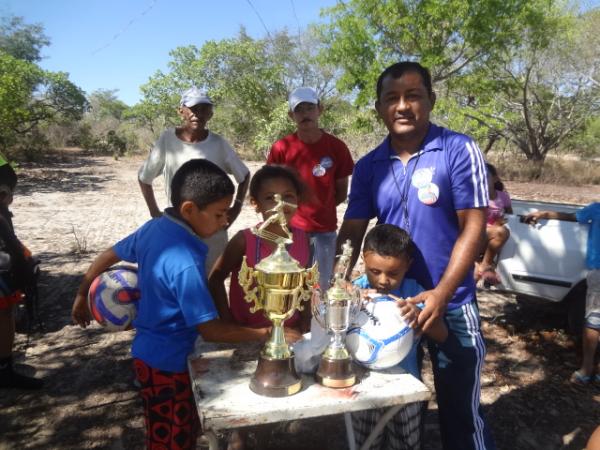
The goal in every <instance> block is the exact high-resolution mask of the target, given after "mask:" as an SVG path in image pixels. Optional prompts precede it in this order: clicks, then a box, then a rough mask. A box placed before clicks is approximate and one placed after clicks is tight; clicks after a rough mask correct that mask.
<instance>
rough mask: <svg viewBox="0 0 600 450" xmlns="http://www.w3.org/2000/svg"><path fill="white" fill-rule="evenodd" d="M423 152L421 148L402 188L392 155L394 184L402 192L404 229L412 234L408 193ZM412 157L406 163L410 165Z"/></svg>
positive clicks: (401, 202) (399, 192)
mask: <svg viewBox="0 0 600 450" xmlns="http://www.w3.org/2000/svg"><path fill="white" fill-rule="evenodd" d="M422 153H423V152H422V151H421V150H419V153H418V154H417V158H416V160H415V163H414V164H413V166H412V171H410V175H408V176H407V177H405V178H404V184H403V185H402V188H400V183H398V177H397V176H396V169H395V168H394V161H393V160H395V159H397V158H395V157H392V158H390V159H392V163H391V166H392V177H393V178H394V185H395V186H396V190H397V191H398V194H400V207H401V208H402V221H403V225H404V226H403V228H404V230H406V232H407V233H408V234H410V220H409V217H408V193H409V190H410V184H411V181H412V177H413V175H414V174H415V170H416V169H417V165H418V164H419V159H420V158H421V154H422ZM411 159H412V157H411V158H410V159H409V160H408V161H407V162H406V164H407V165H408V164H409V163H410V161H411Z"/></svg>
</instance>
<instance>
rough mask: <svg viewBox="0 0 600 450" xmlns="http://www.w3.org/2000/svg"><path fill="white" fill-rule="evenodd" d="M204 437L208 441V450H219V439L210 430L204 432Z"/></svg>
mask: <svg viewBox="0 0 600 450" xmlns="http://www.w3.org/2000/svg"><path fill="white" fill-rule="evenodd" d="M204 436H206V438H207V439H208V450H219V438H217V435H216V434H215V432H214V431H212V430H205V431H204Z"/></svg>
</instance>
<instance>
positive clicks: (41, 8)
mask: <svg viewBox="0 0 600 450" xmlns="http://www.w3.org/2000/svg"><path fill="white" fill-rule="evenodd" d="M335 3H336V0H216V1H215V0H0V16H2V17H8V16H21V17H23V18H24V20H25V22H26V23H28V24H30V23H39V24H41V25H42V26H43V27H44V30H45V34H46V35H47V36H48V37H49V39H50V42H51V43H50V46H48V47H45V48H43V49H42V55H43V57H44V59H43V60H42V61H41V62H40V63H39V64H40V65H41V66H42V68H44V69H46V70H50V71H63V72H68V73H69V79H70V80H71V81H72V82H73V83H75V84H76V85H77V86H79V87H80V88H82V89H83V90H84V91H85V92H86V93H87V94H90V93H92V92H93V91H95V90H97V89H118V92H117V96H118V97H119V98H120V99H121V100H123V101H124V102H125V103H127V104H128V105H133V104H135V103H136V102H137V101H139V100H140V92H139V87H140V86H141V85H142V84H144V83H146V82H147V81H148V79H149V77H150V76H152V75H153V74H154V73H155V72H156V71H157V70H161V71H163V72H165V71H167V70H168V67H167V64H168V62H169V60H170V57H169V51H171V50H173V49H175V48H177V47H179V46H187V45H195V46H197V47H202V45H203V43H204V42H206V41H208V40H221V39H226V38H232V37H235V36H236V35H237V33H238V31H239V29H240V26H242V25H243V26H244V27H245V28H246V31H247V32H248V34H249V35H250V36H252V37H254V38H262V37H264V36H265V35H266V33H267V31H266V30H268V31H269V32H271V33H272V32H275V31H277V30H282V29H283V28H284V27H287V28H288V30H289V31H290V32H291V33H296V32H297V31H298V30H299V29H302V30H303V29H305V28H306V26H307V25H308V24H310V23H315V22H319V21H322V20H323V19H321V18H320V17H319V13H320V10H321V9H322V8H324V7H327V6H332V5H334V4H335Z"/></svg>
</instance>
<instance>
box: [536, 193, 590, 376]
mask: <svg viewBox="0 0 600 450" xmlns="http://www.w3.org/2000/svg"><path fill="white" fill-rule="evenodd" d="M542 219H555V220H568V221H571V222H579V223H587V224H589V225H590V230H589V232H588V243H587V257H586V263H587V266H588V269H589V272H588V274H587V294H586V302H585V328H584V329H583V340H582V344H583V352H582V353H583V361H582V362H581V367H580V368H579V370H576V371H575V372H573V374H572V375H571V382H573V383H576V384H588V383H590V381H592V379H594V380H595V381H596V382H600V366H598V367H597V368H596V374H595V376H594V356H595V354H596V348H597V347H598V339H599V338H600V202H595V203H590V204H589V205H587V206H586V207H584V208H582V209H580V210H579V211H577V212H576V213H574V214H573V213H565V212H558V211H537V212H534V213H530V214H528V215H526V216H525V218H524V222H526V223H531V224H535V223H538V221H540V220H542Z"/></svg>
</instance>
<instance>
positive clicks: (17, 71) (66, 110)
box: [0, 17, 87, 151]
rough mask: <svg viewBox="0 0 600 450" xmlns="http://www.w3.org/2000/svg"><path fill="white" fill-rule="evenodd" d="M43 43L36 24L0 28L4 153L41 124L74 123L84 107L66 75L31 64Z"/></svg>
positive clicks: (0, 142)
mask: <svg viewBox="0 0 600 450" xmlns="http://www.w3.org/2000/svg"><path fill="white" fill-rule="evenodd" d="M47 44H48V40H47V38H46V37H45V36H44V34H43V30H42V28H41V26H39V25H26V24H24V23H23V20H22V19H21V18H18V17H15V18H12V19H4V20H3V21H2V24H1V25H0V147H2V148H3V149H4V150H5V151H6V150H7V149H8V147H10V146H12V145H14V144H15V143H16V142H17V141H18V140H19V139H21V138H23V137H25V136H27V135H28V134H30V133H34V132H37V128H38V127H39V126H40V125H41V124H42V123H44V124H49V123H54V122H62V121H73V120H78V119H79V118H81V115H82V114H83V112H84V110H85V108H86V106H87V102H86V99H85V95H84V93H83V91H82V90H81V89H80V88H78V87H77V86H75V85H74V84H73V83H72V82H71V81H69V78H68V75H67V74H66V73H64V72H49V71H45V70H42V69H41V68H40V67H39V66H38V65H37V64H35V61H37V60H39V59H40V49H41V48H42V47H43V46H45V45H47Z"/></svg>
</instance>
